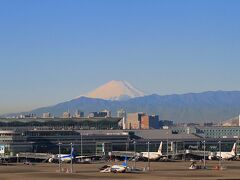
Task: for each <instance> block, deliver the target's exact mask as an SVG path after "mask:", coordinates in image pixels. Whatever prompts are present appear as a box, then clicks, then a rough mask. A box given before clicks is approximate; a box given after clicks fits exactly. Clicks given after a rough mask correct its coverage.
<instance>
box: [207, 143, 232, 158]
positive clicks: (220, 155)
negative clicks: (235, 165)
mask: <svg viewBox="0 0 240 180" xmlns="http://www.w3.org/2000/svg"><path fill="white" fill-rule="evenodd" d="M235 157H236V143H234V144H233V147H232V150H231V151H230V152H220V151H218V152H216V153H215V154H212V155H210V156H208V158H209V159H210V160H213V159H220V158H221V159H224V160H231V159H234V158H235Z"/></svg>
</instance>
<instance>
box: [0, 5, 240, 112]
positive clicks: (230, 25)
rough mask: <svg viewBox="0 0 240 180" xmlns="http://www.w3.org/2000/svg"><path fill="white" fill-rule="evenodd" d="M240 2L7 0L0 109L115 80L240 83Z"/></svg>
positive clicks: (208, 86) (182, 89)
mask: <svg viewBox="0 0 240 180" xmlns="http://www.w3.org/2000/svg"><path fill="white" fill-rule="evenodd" d="M239 8H240V1H238V0H235V1H234V0H225V1H223V0H205V1H204V0H194V1H193V0H185V1H184V0H181V1H180V0H175V1H173V0H165V1H164V0H145V1H142V0H101V1H100V0H95V1H93V0H85V1H83V0H64V1H63V0H39V1H34V0H31V1H30V0H21V1H20V0H15V1H14V0H1V1H0V83H1V85H0V114H2V113H8V112H16V111H23V110H30V109H32V108H35V107H41V106H45V105H51V104H55V103H58V102H61V101H64V100H68V99H71V98H73V97H76V96H79V95H81V94H84V93H86V92H88V91H90V90H93V89H95V88H96V87H98V86H99V85H102V84H103V83H106V82H108V81H109V80H112V79H117V80H118V79H119V80H120V79H123V80H127V81H129V82H130V83H131V84H133V85H134V86H135V87H137V88H139V89H141V90H143V91H145V92H147V93H149V94H151V93H158V94H172V93H187V92H201V91H208V90H240V78H239V75H240V73H239V68H240V10H239Z"/></svg>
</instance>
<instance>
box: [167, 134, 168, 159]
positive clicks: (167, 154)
mask: <svg viewBox="0 0 240 180" xmlns="http://www.w3.org/2000/svg"><path fill="white" fill-rule="evenodd" d="M167 160H168V130H167Z"/></svg>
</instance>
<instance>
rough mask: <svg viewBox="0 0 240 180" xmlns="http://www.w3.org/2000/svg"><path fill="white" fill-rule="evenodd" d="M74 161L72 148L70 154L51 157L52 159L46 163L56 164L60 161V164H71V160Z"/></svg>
mask: <svg viewBox="0 0 240 180" xmlns="http://www.w3.org/2000/svg"><path fill="white" fill-rule="evenodd" d="M72 159H74V148H72V149H71V154H57V155H53V157H51V158H50V159H49V160H48V162H51V163H52V162H56V161H59V160H60V161H61V162H65V163H68V162H71V160H72Z"/></svg>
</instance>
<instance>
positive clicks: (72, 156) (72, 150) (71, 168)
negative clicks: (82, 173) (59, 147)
mask: <svg viewBox="0 0 240 180" xmlns="http://www.w3.org/2000/svg"><path fill="white" fill-rule="evenodd" d="M71 173H73V144H72V143H71Z"/></svg>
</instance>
